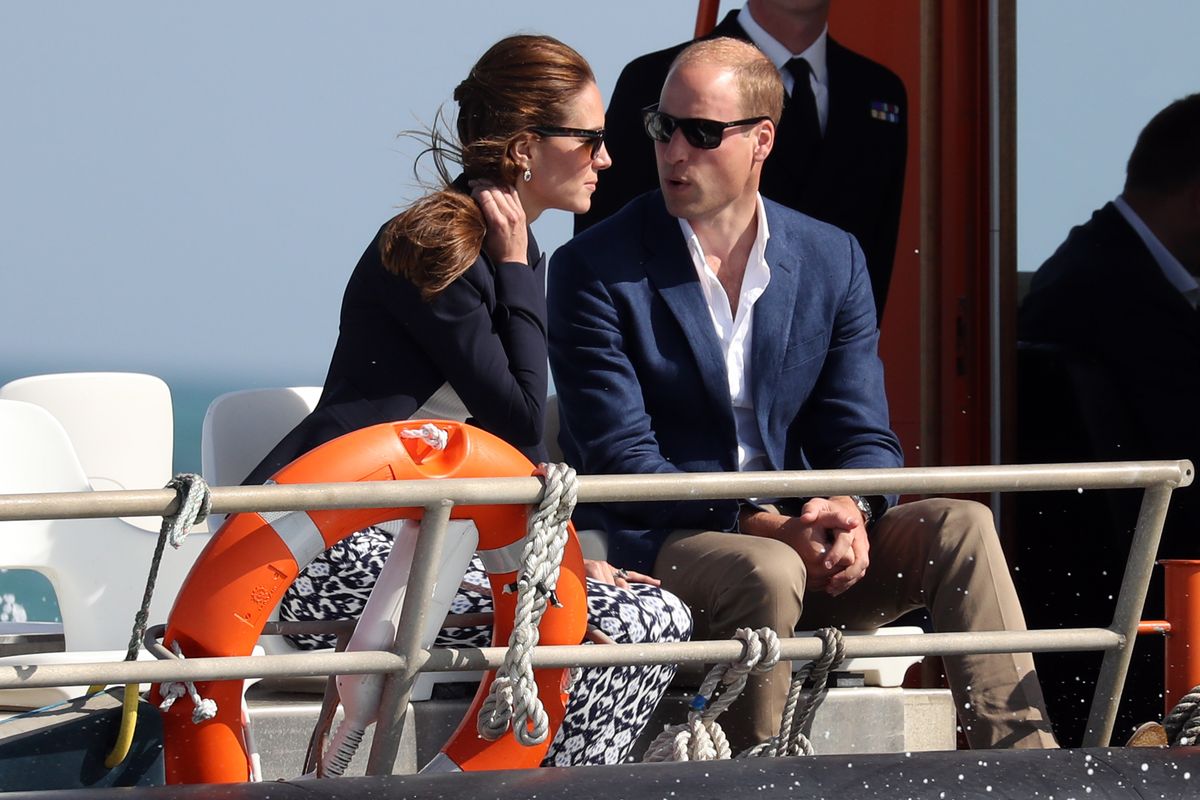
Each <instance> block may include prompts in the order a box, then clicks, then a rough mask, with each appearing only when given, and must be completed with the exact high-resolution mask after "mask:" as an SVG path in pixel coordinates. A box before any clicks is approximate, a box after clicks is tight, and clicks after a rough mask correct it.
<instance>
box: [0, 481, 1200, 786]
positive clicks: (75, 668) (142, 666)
mask: <svg viewBox="0 0 1200 800" xmlns="http://www.w3.org/2000/svg"><path fill="white" fill-rule="evenodd" d="M1192 479H1193V468H1192V464H1191V462H1190V461H1148V462H1129V463H1095V464H1048V465H1033V466H984V467H930V468H919V469H887V470H865V469H863V470H836V471H817V470H814V471H800V472H775V473H736V474H730V473H714V474H688V475H677V474H676V475H615V476H585V477H580V479H579V493H578V498H579V502H581V503H595V502H606V501H631V500H632V501H656V500H682V499H691V500H700V499H735V498H740V497H815V496H831V495H851V494H861V495H870V494H921V495H930V494H939V495H940V494H963V493H972V494H974V493H987V492H1025V491H1059V490H1079V491H1084V490H1093V489H1130V488H1141V489H1143V490H1144V493H1143V495H1142V503H1141V508H1140V510H1139V512H1138V519H1137V524H1136V527H1135V529H1134V536H1133V541H1132V543H1131V547H1130V556H1129V560H1128V563H1127V566H1126V569H1125V574H1124V577H1123V579H1122V583H1121V590H1120V594H1119V596H1118V598H1117V606H1116V611H1115V613H1114V616H1113V621H1112V624H1111V625H1110V626H1109V627H1107V628H1067V629H1056V630H1036V631H1020V632H1017V631H995V632H972V633H934V634H924V635H920V636H888V637H853V638H850V639H848V640H847V641H846V643H845V647H846V653H845V654H846V657H847V658H853V657H872V656H894V655H910V654H914V653H916V654H924V655H963V654H970V653H1010V652H1030V651H1032V652H1052V651H1068V650H1070V651H1077V650H1096V651H1104V658H1103V662H1102V665H1101V669H1100V677H1099V679H1098V681H1097V685H1096V693H1095V695H1094V697H1093V701H1092V707H1091V712H1090V716H1089V719H1088V729H1087V733H1086V734H1085V737H1084V741H1083V744H1084V746H1100V745H1103V744H1106V743H1107V742H1108V740H1109V738H1110V737H1111V735H1112V730H1113V726H1114V723H1115V719H1116V710H1117V702H1118V700H1119V698H1120V694H1121V690H1122V688H1123V686H1124V681H1125V675H1126V673H1127V671H1128V667H1129V660H1130V656H1131V654H1132V643H1133V641H1134V639H1135V637H1136V635H1137V629H1138V622H1139V617H1140V614H1141V609H1142V606H1143V604H1144V602H1145V598H1146V591H1147V587H1148V584H1149V579H1150V575H1151V571H1152V569H1153V566H1154V562H1155V556H1156V553H1157V551H1158V544H1159V540H1160V538H1161V536H1162V527H1163V522H1164V520H1165V518H1166V513H1167V506H1168V504H1169V502H1170V498H1171V492H1172V491H1173V490H1174V489H1175V488H1178V487H1182V486H1187V485H1189V484H1191V482H1192ZM541 494H542V483H541V482H540V481H539V480H538V479H536V478H484V479H445V480H421V481H371V482H362V483H343V484H293V485H269V486H239V487H225V488H221V487H216V488H213V489H212V511H213V512H214V513H224V514H232V513H237V512H244V511H294V510H326V509H347V508H413V507H423V508H424V509H425V512H424V518H423V520H422V528H421V535H420V537H418V540H417V548H416V552H415V553H414V556H413V566H412V571H411V573H410V577H409V589H408V592H407V596H408V597H410V598H420V602H414V603H406V604H405V606H404V608H403V611H402V613H401V618H400V622H399V626H398V629H397V635H396V641H395V644H394V646H393V647H392V648H391V649H390V650H389V651H367V652H357V653H298V654H295V655H282V656H258V657H253V658H247V657H229V658H196V659H188V660H186V661H171V660H162V661H155V662H114V663H103V664H95V663H92V664H53V665H26V666H0V689H19V688H34V687H45V686H61V685H76V684H94V683H146V682H161V681H163V680H168V679H172V680H180V679H186V680H193V681H207V680H226V679H239V678H250V677H276V676H314V675H329V674H362V673H371V672H378V673H387V675H388V677H387V679H386V682H385V687H384V693H383V700H382V705H381V708H380V713H379V719H380V723H378V724H377V728H376V733H375V737H374V742H373V745H372V749H371V754H370V757H369V760H368V764H367V772H368V774H387V773H390V772H391V768H392V764H393V762H394V760H395V756H396V752H397V748H398V746H399V741H400V734H401V732H402V729H403V728H402V726H403V723H404V713H403V710H404V709H406V708H407V707H408V701H409V696H410V694H411V691H412V686H413V682H414V680H415V678H416V675H417V673H418V672H420V671H422V670H425V671H439V672H440V671H449V670H464V669H494V668H496V667H497V666H498V665H499V664H500V663H501V661H502V660H503V657H504V652H505V648H502V647H484V648H433V649H431V650H425V649H423V648H422V647H421V646H420V638H419V634H420V631H421V630H422V628H423V627H424V622H425V617H426V616H427V613H428V605H429V598H430V597H431V596H432V589H433V585H434V582H435V579H436V577H437V576H436V574H435V567H434V565H436V564H438V563H439V561H440V555H441V550H442V547H443V543H444V540H445V537H446V531H447V524H446V523H447V522H448V520H449V518H450V512H451V509H452V508H453V506H454V505H486V504H510V503H516V504H533V503H536V502H538V500H539V499H540V497H541ZM176 505H177V499H176V495H175V492H173V491H171V490H167V489H155V490H133V491H109V492H79V493H46V494H24V495H0V522H2V521H8V520H32V519H80V518H96V517H123V516H149V515H159V516H161V515H166V514H171V513H173V512H174V511H175V510H176ZM781 645H782V655H783V657H784V658H788V659H793V660H812V659H815V658H817V657H818V656H819V655H820V653H821V646H822V645H821V642H820V641H819V640H818V639H816V638H812V637H806V638H800V639H785V640H782V642H781ZM741 651H742V645H741V644H740V643H739V642H736V641H732V640H726V641H713V642H680V643H663V644H655V645H644V644H639V645H606V646H604V647H589V646H584V645H575V646H554V647H550V646H547V647H540V648H538V649H537V650H535V652H534V654H533V664H534V666H536V667H563V666H598V665H634V664H653V663H662V662H675V663H683V662H687V663H704V662H710V663H711V662H716V661H731V660H733V659H735V658H737V657H738V656H739V655H740V654H741Z"/></svg>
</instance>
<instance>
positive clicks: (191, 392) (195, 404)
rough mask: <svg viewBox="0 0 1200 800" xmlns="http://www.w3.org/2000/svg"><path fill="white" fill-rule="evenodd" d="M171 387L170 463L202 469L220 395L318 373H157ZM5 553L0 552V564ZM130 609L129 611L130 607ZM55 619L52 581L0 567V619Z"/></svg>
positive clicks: (312, 379) (306, 380)
mask: <svg viewBox="0 0 1200 800" xmlns="http://www.w3.org/2000/svg"><path fill="white" fill-rule="evenodd" d="M52 371H69V369H60V370H49V369H45V368H42V369H29V370H24V371H13V372H9V371H8V370H5V371H4V372H3V373H2V374H0V385H3V384H4V383H6V382H8V381H9V380H12V379H13V378H17V377H21V376H23V375H34V374H41V373H47V372H52ZM160 377H162V378H163V380H165V381H166V382H167V385H168V386H170V387H171V403H172V408H173V411H174V417H175V441H174V457H173V466H174V471H175V473H176V474H178V473H180V472H195V473H199V472H200V431H201V427H202V426H203V423H204V413H205V412H206V411H207V410H208V406H209V404H210V403H212V401H213V400H214V399H216V398H217V397H218V396H220V395H222V394H225V393H226V392H232V391H237V390H239V389H251V388H259V387H266V386H311V385H316V384H319V383H320V381H321V376H319V375H317V376H312V375H309V376H281V377H279V376H277V377H270V376H265V377H252V378H246V377H237V376H220V377H207V376H206V377H194V376H185V377H168V376H165V375H161V374H160ZM2 563H3V555H2V554H0V564H2ZM130 613H131V614H132V611H131V612H130ZM26 621H27V622H58V621H60V619H59V614H58V603H57V602H56V600H55V595H54V589H53V586H52V585H51V583H50V581H49V580H48V579H47V578H46V577H45V576H43V575H41V574H40V573H37V572H34V571H31V570H21V569H3V568H0V623H2V622H26Z"/></svg>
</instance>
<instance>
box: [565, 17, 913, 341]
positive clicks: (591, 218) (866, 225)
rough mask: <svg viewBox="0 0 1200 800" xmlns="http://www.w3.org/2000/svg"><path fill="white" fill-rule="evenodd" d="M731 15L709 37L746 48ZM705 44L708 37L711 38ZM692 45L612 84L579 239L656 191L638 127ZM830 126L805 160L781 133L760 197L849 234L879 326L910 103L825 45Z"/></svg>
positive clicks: (892, 81)
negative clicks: (601, 159)
mask: <svg viewBox="0 0 1200 800" xmlns="http://www.w3.org/2000/svg"><path fill="white" fill-rule="evenodd" d="M737 17H738V10H737V9H734V10H733V11H730V12H729V14H727V15H726V17H725V18H724V19H723V20H722V21H721V23H720V24H719V25H717V27H716V28H715V29H713V31H712V33H711V34H709V37H715V36H730V37H733V38H735V39H742V40H745V41H749V40H750V36H749V34H747V33H746V31H745V29H744V28H742V26H741V25H740V24H738V21H737ZM709 37H705V38H709ZM690 43H691V42H683V43H681V44H677V45H675V46H674V47H669V48H667V49H665V50H659V51H658V52H655V53H649V54H647V55H644V56H640V57H638V58H636V59H634V60H633V61H631V62H629V64H627V65H626V66H625V68H624V69H623V70H622V71H621V76H620V77H619V78H617V84H616V87H615V88H614V89H613V93H612V100H611V101H610V102H609V104H608V111H607V113H606V114H605V115H604V125H605V129H606V133H605V135H604V141H605V143H606V144H607V146H608V152H609V154H610V155H611V156H612V158H613V166H612V168H611V169H608V170H605V172H604V176H603V177H602V178H601V179H600V183H599V185H598V186H597V187H596V193H595V194H594V195H592V205H591V208H590V209H589V210H588V212H587V213H586V214H583V215H581V216H577V217H576V218H575V232H576V233H579V232H581V231H582V230H584V229H585V228H587V227H588V226H590V225H594V224H596V223H597V222H599V221H600V220H602V219H604V218H605V217H608V216H610V215H611V214H613V213H615V212H616V211H617V210H618V209H620V208H621V206H623V205H625V203H627V202H629V201H630V200H632V199H633V198H634V197H637V196H638V195H639V194H641V193H642V192H648V191H650V190H651V189H654V188H656V187H657V186H658V171H657V169H656V168H655V165H654V144H653V143H652V142H651V141H650V139H649V138H648V137H647V136H646V132H645V130H644V129H643V128H642V114H641V110H642V109H643V108H644V107H646V106H648V105H649V104H651V103H657V102H658V96H659V93H660V92H661V91H662V86H663V82H664V81H665V80H666V77H667V70H668V68H669V67H670V66H671V62H672V61H674V60H675V56H677V55H679V53H680V51H682V50H683V49H684V47H686V46H687V45H688V44H690ZM826 66H827V67H828V69H829V118H828V119H827V121H826V126H825V138H824V140H823V141H822V143H821V146H820V148H819V150H818V151H817V152H816V153H815V154H802V153H801V152H800V151H798V150H796V149H795V148H794V146H793V145H794V142H793V141H792V140H791V137H790V136H789V132H788V131H787V130H785V128H786V127H787V125H786V121H787V115H786V114H785V115H784V122H783V124H781V126H780V129H779V131H778V138H777V139H776V141H775V149H774V150H772V152H771V157H770V158H768V159H767V161H766V163H765V164H763V172H762V185H761V187H760V190H761V191H762V193H763V195H765V196H766V197H769V198H771V199H772V200H775V201H776V202H779V203H783V204H784V205H785V206H787V207H789V208H794V209H796V210H797V211H801V212H803V213H805V214H808V215H809V216H813V217H816V218H817V219H819V220H822V221H824V222H828V223H830V224H832V225H836V226H837V227H839V228H842V229H843V230H846V231H849V232H850V233H852V234H854V237H855V238H856V239H857V240H858V243H859V244H860V245H862V248H863V251H864V252H865V253H866V256H867V269H868V271H869V272H870V273H871V283H872V286H873V291H874V296H875V310H876V312H877V314H876V315H877V318H879V319H882V318H883V307H884V301H885V300H886V298H887V291H888V284H889V283H890V282H891V276H892V262H893V260H894V257H895V254H896V238H897V235H898V233H899V229H900V202H901V198H902V196H903V194H904V169H905V158H906V156H907V153H908V132H907V127H908V98H907V95H906V93H905V91H904V84H903V82H901V80H900V78H899V77H898V76H897V75H896V74H895V73H894V72H892V71H891V70H889V69H888V68H887V67H885V66H883V65H882V64H878V63H876V62H874V61H872V60H871V59H869V58H866V57H865V56H862V55H859V54H858V53H855V52H854V51H853V50H849V49H847V48H846V47H844V46H842V45H841V44H839V43H838V42H837V41H835V40H834V39H833V38H832V37H830V38H829V40H828V44H827V50H826Z"/></svg>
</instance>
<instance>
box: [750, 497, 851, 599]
mask: <svg viewBox="0 0 1200 800" xmlns="http://www.w3.org/2000/svg"><path fill="white" fill-rule="evenodd" d="M742 530H743V532H745V533H751V534H756V535H759V536H770V537H771V538H774V539H779V540H780V541H782V542H784V543H785V544H788V545H790V546H791V548H792V549H793V550H795V551H796V553H797V554H799V556H800V559H801V560H802V561H804V566H805V568H806V569H807V571H808V581H807V584H806V589H808V590H812V591H824V592H826V593H827V594H830V595H832V596H834V597H836V596H837V595H840V594H842V593H843V592H845V591H846V590H847V589H849V588H850V587H851V586H853V585H854V584H856V583H858V582H859V581H860V580H862V578H863V576H865V575H866V574H867V566H868V565H869V564H870V543H869V541H868V539H867V530H866V528H865V527H864V526H863V516H862V512H861V511H859V510H858V508H857V507H856V506H855V505H854V501H853V500H851V499H850V498H849V497H831V498H828V499H827V498H823V497H818V498H813V499H812V500H809V501H808V502H807V503H805V504H804V508H803V510H802V511H801V513H800V515H799V516H795V517H789V516H784V515H782V514H775V513H772V512H769V511H759V512H755V513H754V514H753V515H752V516H751V517H749V518H747V519H746V520H744V521H743V524H742Z"/></svg>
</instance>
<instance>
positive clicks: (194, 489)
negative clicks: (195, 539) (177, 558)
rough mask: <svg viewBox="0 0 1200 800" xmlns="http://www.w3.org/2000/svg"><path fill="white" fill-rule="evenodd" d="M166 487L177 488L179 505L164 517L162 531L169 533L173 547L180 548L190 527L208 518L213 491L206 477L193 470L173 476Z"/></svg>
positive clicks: (169, 539)
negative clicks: (172, 512) (173, 511)
mask: <svg viewBox="0 0 1200 800" xmlns="http://www.w3.org/2000/svg"><path fill="white" fill-rule="evenodd" d="M166 488H168V489H174V490H175V494H176V495H177V496H178V499H179V507H178V508H177V509H176V511H175V513H174V514H167V515H165V516H164V517H163V524H162V532H163V533H165V534H166V535H167V537H168V541H169V542H170V543H171V547H174V548H175V549H176V550H178V549H179V548H180V547H182V546H183V540H184V539H186V538H187V534H188V529H189V528H191V527H192V526H193V525H199V524H200V523H201V522H204V520H206V519H208V511H209V509H210V508H212V491H211V490H209V488H208V483H207V482H206V481H205V480H204V478H202V477H200V476H199V475H196V474H194V473H191V472H181V473H179V474H178V475H176V476H175V477H174V478H171V480H169V481H168V482H167V486H166Z"/></svg>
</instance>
